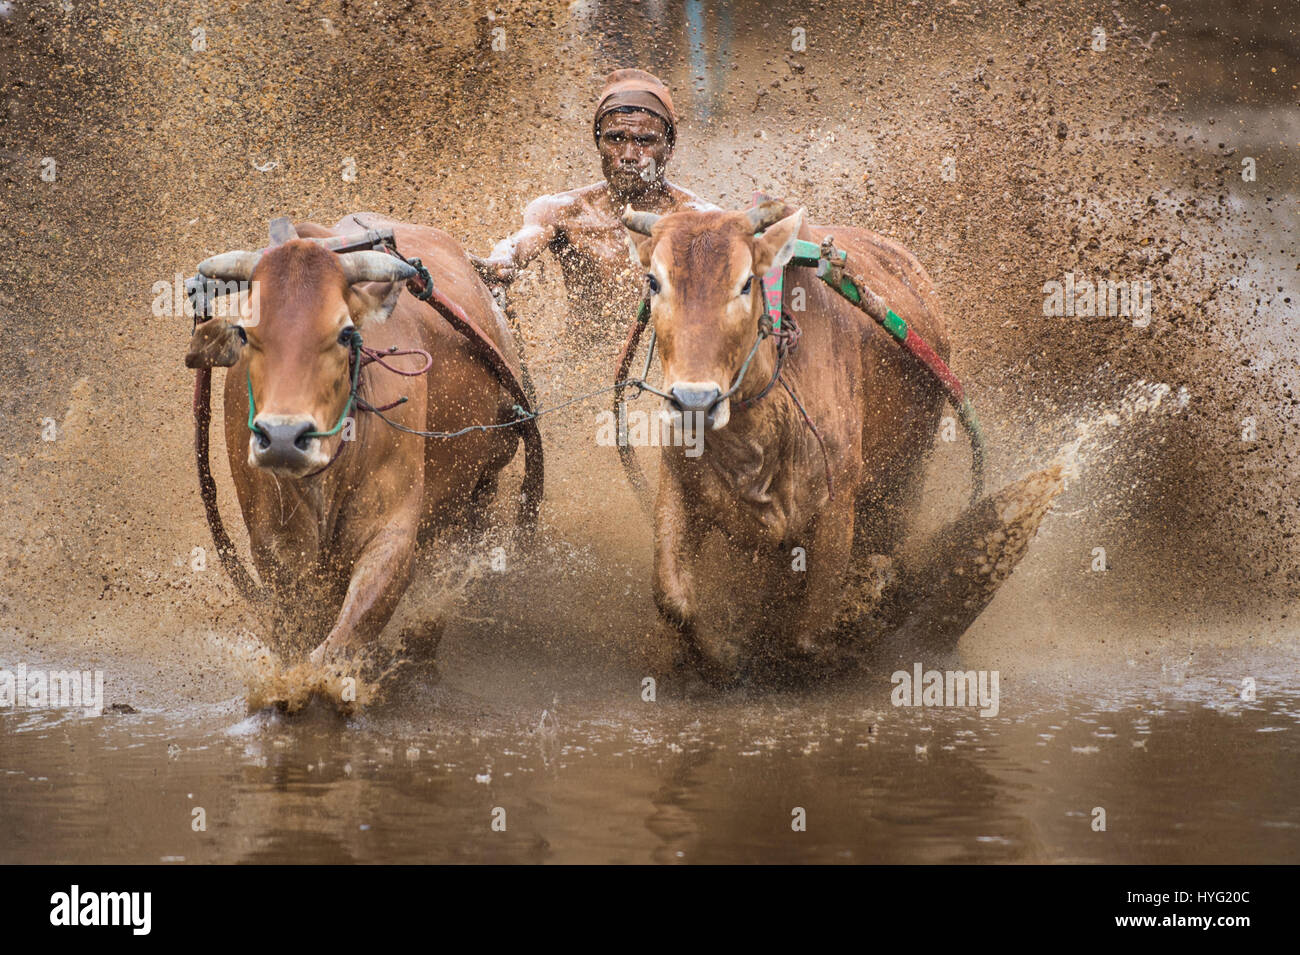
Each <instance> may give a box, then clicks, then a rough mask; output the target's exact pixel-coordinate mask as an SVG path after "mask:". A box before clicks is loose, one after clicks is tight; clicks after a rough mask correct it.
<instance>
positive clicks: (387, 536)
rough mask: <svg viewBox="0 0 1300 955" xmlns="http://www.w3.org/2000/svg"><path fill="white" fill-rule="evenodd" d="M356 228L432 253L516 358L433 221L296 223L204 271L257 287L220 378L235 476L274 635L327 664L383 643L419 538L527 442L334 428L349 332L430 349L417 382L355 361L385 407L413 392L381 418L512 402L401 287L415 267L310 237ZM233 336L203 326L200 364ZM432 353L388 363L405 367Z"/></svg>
mask: <svg viewBox="0 0 1300 955" xmlns="http://www.w3.org/2000/svg"><path fill="white" fill-rule="evenodd" d="M362 226H364V227H365V228H382V227H391V228H392V229H393V230H394V233H395V237H396V241H397V245H398V247H399V248H400V249H401V250H402V252H403V254H405V255H406V256H409V257H419V258H420V259H421V260H423V262H424V264H425V266H426V267H427V268H428V270H429V272H430V273H431V274H432V275H433V277H434V281H435V284H436V287H437V288H438V290H439V291H440V292H441V293H442V294H443V296H444V297H445V298H447V299H449V300H450V301H451V302H454V303H456V304H458V305H459V306H460V307H461V308H462V309H463V310H464V312H465V313H466V315H467V316H468V317H469V318H470V319H471V321H473V322H474V323H475V324H476V325H477V326H478V328H479V329H481V330H482V331H483V332H484V334H485V335H486V336H487V337H488V338H490V339H491V341H492V342H493V343H494V344H495V345H496V347H497V348H498V349H499V350H500V351H501V353H502V354H503V355H505V356H506V360H507V361H508V362H509V364H510V365H511V367H512V370H515V371H517V369H518V359H517V358H516V357H515V351H514V345H513V342H512V339H511V336H510V334H509V332H508V330H507V327H506V325H505V323H504V320H503V317H502V315H501V312H500V310H499V309H498V308H497V307H496V304H495V302H494V300H493V299H492V296H491V295H490V293H489V292H488V291H487V289H486V287H485V286H484V285H483V284H482V282H481V281H480V280H479V278H478V276H477V274H476V273H475V271H474V269H473V267H472V266H471V265H470V263H469V260H468V259H467V258H466V256H465V253H464V252H463V251H462V250H461V248H460V247H459V246H458V245H457V244H456V242H455V241H454V240H453V239H452V238H451V237H450V236H448V235H447V234H445V233H443V232H441V231H439V230H437V229H432V228H425V227H421V226H412V225H406V224H404V223H399V222H393V221H389V220H384V219H382V218H381V217H378V216H374V215H366V216H365V217H364V220H363V219H361V218H358V217H356V216H349V217H348V218H347V219H344V220H342V221H340V222H339V223H338V225H337V226H335V228H334V229H333V230H331V229H327V228H325V227H323V226H319V225H315V224H312V223H303V224H301V225H299V226H298V227H297V236H298V237H291V238H288V240H287V241H284V242H282V243H281V244H278V245H273V246H272V247H270V248H268V249H266V250H264V251H263V252H230V253H226V254H224V255H219V256H215V257H213V258H211V259H209V260H207V261H206V262H204V263H203V265H201V266H200V272H202V273H203V274H204V275H206V276H208V277H210V278H216V279H224V280H227V281H240V282H250V283H251V291H250V293H249V296H248V301H247V304H248V307H247V308H245V309H244V311H243V314H242V317H241V318H240V320H239V321H238V323H237V324H238V328H237V329H235V330H234V332H235V335H234V339H233V340H234V341H235V342H236V343H237V342H238V339H243V342H242V347H240V348H239V356H238V360H237V361H236V362H235V364H234V365H233V366H232V367H230V369H229V372H228V373H227V376H226V385H225V429H226V447H227V451H228V454H229V458H230V470H231V474H232V476H233V478H234V483H235V490H236V492H237V494H238V497H239V505H240V508H241V510H242V511H243V516H244V522H245V524H246V525H247V527H248V533H249V538H250V542H251V549H252V556H253V563H254V566H255V567H256V568H257V571H258V574H259V576H260V577H261V578H262V581H263V583H264V584H265V585H266V586H267V587H268V588H269V590H270V592H271V596H272V597H273V599H274V611H273V626H272V631H273V636H274V638H275V640H276V642H278V643H280V644H282V645H283V644H285V643H286V642H289V641H290V638H291V637H294V638H296V639H294V640H292V642H293V643H296V644H298V645H299V646H301V647H302V648H303V649H306V648H310V647H314V648H315V649H314V651H313V652H312V659H313V660H315V661H317V662H324V661H337V660H342V659H347V658H351V657H353V656H354V655H356V654H357V653H358V652H359V651H361V650H364V649H366V648H367V647H368V646H369V645H370V644H371V643H372V641H374V639H375V638H376V637H377V636H378V635H379V633H380V631H381V630H382V629H383V628H384V625H385V624H386V623H387V622H388V620H389V618H390V617H391V615H392V613H393V611H394V608H395V607H396V605H397V602H398V600H399V599H400V598H401V596H402V594H403V592H404V591H405V589H406V587H407V584H408V582H409V581H410V576H411V569H412V564H413V558H414V554H415V550H416V546H417V543H423V542H425V541H427V540H428V539H429V538H430V537H431V536H433V535H434V534H436V533H437V532H440V531H442V530H444V529H446V528H448V527H449V526H450V525H452V524H454V523H457V522H460V521H463V520H464V519H466V518H473V517H474V516H475V515H476V514H477V513H479V512H480V511H481V509H482V508H484V507H485V506H486V505H487V504H488V503H489V502H490V500H491V498H492V497H493V496H494V494H495V491H496V488H497V479H498V475H499V473H500V471H501V469H502V468H504V467H505V466H506V464H507V463H508V462H509V461H510V460H511V458H512V457H513V456H514V453H515V449H516V446H517V444H518V442H519V437H518V434H517V433H516V432H515V431H514V430H513V429H508V428H502V429H497V430H492V431H486V432H485V431H471V432H470V433H468V434H465V435H463V436H460V437H457V438H454V439H431V440H425V439H422V438H420V437H417V436H414V435H411V434H405V433H402V432H400V431H398V430H396V429H394V428H392V427H389V426H388V425H386V424H385V423H384V422H383V421H381V420H379V418H378V417H376V416H375V415H373V414H367V413H364V412H362V411H360V410H352V411H351V412H349V413H348V416H349V417H351V419H352V421H351V422H349V423H348V426H347V427H345V428H344V429H342V430H340V431H339V433H337V434H333V435H327V432H329V431H331V430H332V429H333V428H334V427H335V426H336V424H337V423H338V422H340V421H344V420H345V418H344V411H345V409H346V408H347V405H348V400H349V392H350V386H351V382H350V377H349V375H350V371H349V355H350V354H351V353H352V351H353V349H352V346H351V338H350V336H351V334H352V332H351V330H352V329H354V328H355V329H357V330H359V331H360V333H361V335H362V336H363V339H364V343H365V345H366V346H367V347H373V348H378V349H381V350H387V349H388V348H389V347H391V346H395V347H397V348H399V349H406V348H418V349H423V350H425V351H427V352H428V353H429V355H431V356H432V358H433V364H432V366H431V367H430V368H429V370H428V372H427V373H426V374H424V375H422V376H415V377H404V376H401V375H397V374H393V373H391V372H388V371H385V370H384V369H382V368H381V367H380V366H379V365H378V364H369V365H366V366H365V367H363V368H362V370H361V372H360V384H359V388H358V394H359V396H360V398H361V399H362V400H364V401H365V402H367V403H369V405H371V406H373V407H376V408H381V409H382V408H384V406H387V405H392V404H395V403H396V402H399V401H401V400H402V399H405V402H404V403H402V404H398V405H396V406H395V407H394V408H392V410H388V411H385V412H384V414H385V415H386V416H387V417H388V418H389V419H391V420H392V421H395V422H397V423H398V424H401V425H404V426H405V427H407V428H411V429H416V430H425V431H441V432H447V431H454V430H458V429H460V428H463V427H466V426H468V425H473V424H491V423H496V422H501V421H507V420H510V419H511V418H513V417H514V413H513V412H512V410H511V408H512V402H511V399H510V398H509V396H508V395H507V394H506V392H505V391H503V389H502V387H501V386H500V383H499V381H498V379H497V378H496V377H494V375H493V373H492V371H491V370H490V369H488V368H487V367H486V366H485V364H484V363H483V362H482V361H481V360H479V359H478V358H476V357H475V356H474V354H473V353H472V350H471V349H470V347H469V346H468V343H467V341H466V339H465V338H464V337H462V335H460V334H459V333H458V332H456V331H455V330H453V328H452V327H451V326H450V325H449V324H448V322H447V321H446V320H445V319H444V318H443V317H442V316H441V315H440V314H438V313H437V312H435V311H434V310H433V309H432V308H430V307H429V306H428V305H425V304H423V303H421V302H418V301H417V300H416V299H414V298H413V297H412V296H411V295H409V294H403V288H404V286H405V280H406V279H408V278H409V277H410V276H412V275H413V274H415V273H414V270H413V269H411V267H410V266H409V265H407V264H405V263H404V262H401V261H400V260H398V259H396V258H393V257H391V256H388V255H386V254H384V253H382V252H378V251H364V252H347V253H343V254H336V253H334V252H330V251H328V250H326V249H324V248H322V246H321V245H320V244H318V243H315V242H311V241H309V239H310V238H312V237H316V238H324V237H329V236H334V235H339V234H343V233H355V232H357V231H358V229H359V228H360V227H362ZM291 234H292V233H291ZM205 325H209V326H214V327H215V322H214V321H210V322H208V323H205ZM226 331H228V330H223V329H221V328H219V327H217V328H216V330H215V331H213V330H210V329H205V328H204V326H200V332H199V333H198V334H196V337H195V341H194V343H192V346H191V363H196V364H201V363H203V359H204V357H205V356H206V357H207V358H209V359H211V357H212V355H213V354H217V355H218V357H217V360H216V361H215V362H214V363H218V364H224V363H226V362H225V361H222V360H221V357H222V355H221V353H224V352H226V351H228V350H229V349H230V348H231V347H232V344H231V343H232V338H231V336H230V335H229V334H226V333H225V332H226ZM233 347H238V344H236V345H235V346H233ZM423 360H424V359H423V356H404V357H393V358H389V359H387V361H388V362H389V363H390V364H392V365H393V366H394V367H398V368H402V369H403V370H414V369H417V368H418V367H419V366H420V365H421V364H422V363H423ZM250 392H251V395H252V398H253V401H254V405H255V411H254V415H253V417H252V420H251V425H252V427H251V428H250V418H249V395H250ZM348 439H350V440H348Z"/></svg>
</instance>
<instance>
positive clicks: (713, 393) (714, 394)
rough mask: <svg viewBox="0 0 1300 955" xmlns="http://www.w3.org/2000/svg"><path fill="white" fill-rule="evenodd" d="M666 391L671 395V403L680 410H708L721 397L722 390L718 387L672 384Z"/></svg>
mask: <svg viewBox="0 0 1300 955" xmlns="http://www.w3.org/2000/svg"><path fill="white" fill-rule="evenodd" d="M668 392H669V394H671V395H672V401H673V404H674V405H676V406H677V407H678V408H679V409H680V410H682V411H709V410H710V409H711V408H712V407H713V406H714V405H715V404H717V401H718V399H719V398H721V397H722V391H721V390H720V389H718V388H691V387H687V386H683V385H674V386H673V387H672V388H669V389H668Z"/></svg>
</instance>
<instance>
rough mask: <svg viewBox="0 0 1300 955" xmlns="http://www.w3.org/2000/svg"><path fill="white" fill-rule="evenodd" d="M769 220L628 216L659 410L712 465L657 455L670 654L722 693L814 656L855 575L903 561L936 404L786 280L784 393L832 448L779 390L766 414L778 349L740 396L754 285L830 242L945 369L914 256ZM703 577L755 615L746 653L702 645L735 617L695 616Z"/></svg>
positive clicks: (931, 296) (794, 272) (919, 379)
mask: <svg viewBox="0 0 1300 955" xmlns="http://www.w3.org/2000/svg"><path fill="white" fill-rule="evenodd" d="M768 211H769V215H768V217H767V220H766V221H759V220H758V218H756V217H755V215H754V214H752V213H751V214H750V215H748V216H747V215H746V214H743V213H735V212H677V213H673V214H671V215H666V216H663V217H655V216H651V215H647V214H644V213H632V212H629V213H626V214H625V216H624V222H625V224H627V225H628V227H629V228H630V229H631V230H632V233H633V235H632V236H631V238H632V239H633V240H634V241H633V245H634V253H635V257H636V258H637V259H638V260H639V262H640V265H641V267H642V268H643V269H644V270H645V272H646V274H647V283H648V287H649V292H650V303H651V320H652V322H653V327H654V330H655V333H656V337H657V339H658V345H659V349H660V357H661V360H662V363H663V370H664V389H663V390H664V392H666V393H667V394H668V395H669V396H670V397H668V398H666V399H665V401H664V404H665V411H664V413H665V415H666V416H668V418H669V419H670V420H672V422H673V424H674V426H675V427H690V426H691V424H692V420H694V422H695V423H696V424H699V425H702V426H703V427H704V428H705V431H704V434H703V442H702V443H703V453H702V454H698V455H697V456H692V455H689V454H687V453H685V451H684V449H683V448H682V447H671V446H668V443H666V444H665V447H664V449H663V451H662V456H661V464H660V472H659V473H660V477H659V491H658V497H657V499H656V502H655V507H654V525H655V549H654V596H655V602H656V604H657V606H658V608H659V611H660V615H661V619H662V620H663V621H665V622H666V624H667V625H668V627H669V629H670V631H675V632H676V633H677V634H679V635H680V636H681V637H682V638H684V639H677V640H673V642H674V643H677V644H679V645H680V647H681V648H682V649H684V650H686V652H687V653H688V654H689V655H690V656H691V657H692V658H693V660H694V662H695V663H696V665H697V666H699V667H700V669H701V670H702V671H703V672H704V673H705V675H706V676H710V677H711V678H715V679H719V680H724V681H725V680H730V679H732V678H734V677H735V676H736V675H738V673H739V671H740V669H741V668H742V666H743V665H745V664H747V663H749V662H751V661H753V662H758V661H759V660H762V659H763V658H766V659H767V660H768V661H772V660H774V659H786V658H789V657H791V656H793V657H799V656H801V655H803V654H806V653H809V652H811V651H813V650H814V648H815V647H816V645H817V643H818V641H817V638H818V637H819V636H822V635H825V634H826V633H827V632H828V631H830V630H831V629H833V628H834V626H835V624H836V622H837V615H838V613H839V612H840V610H841V607H842V605H843V604H844V600H845V590H846V583H847V582H848V581H849V579H850V578H851V577H852V575H851V574H850V570H851V569H852V568H853V567H855V566H856V567H861V566H862V563H861V562H862V561H864V560H865V559H866V558H867V557H869V556H870V555H873V554H882V555H894V554H895V553H896V552H897V550H898V547H899V544H900V541H901V539H902V535H903V532H904V530H905V527H904V519H905V516H906V511H905V508H903V507H900V506H899V505H900V503H905V502H906V500H907V499H908V498H911V497H913V496H915V495H916V494H917V493H918V492H919V490H920V483H921V480H922V477H923V474H922V472H923V464H924V460H925V457H926V455H927V452H928V451H929V449H930V447H931V444H932V441H933V437H934V433H935V429H936V426H937V424H938V421H939V416H940V411H941V407H942V403H943V395H942V393H941V392H940V391H939V390H938V389H937V388H935V387H934V385H933V383H932V382H931V381H930V380H929V379H928V378H927V377H926V375H925V374H924V372H923V371H922V370H920V369H919V368H918V367H917V366H916V364H915V363H914V362H913V361H912V360H911V358H910V357H909V356H908V355H906V354H905V353H904V352H903V351H902V349H900V348H899V347H898V344H897V343H896V342H894V341H892V340H891V339H890V336H889V335H888V334H887V333H886V332H885V331H884V330H883V329H881V328H880V327H879V326H877V325H876V324H875V323H874V322H873V321H872V320H871V319H870V318H868V317H867V316H866V315H864V314H863V313H862V312H860V311H858V310H857V309H856V308H854V307H853V306H852V305H851V304H849V303H848V302H847V301H846V300H844V299H843V298H841V297H840V296H838V295H836V294H835V293H834V292H833V291H832V290H831V289H829V288H828V287H826V286H825V285H824V283H823V282H821V281H820V280H819V279H818V278H817V277H816V275H815V273H814V270H813V269H811V268H795V267H789V268H788V269H787V272H786V288H785V294H786V301H787V302H790V301H791V298H792V297H797V296H798V295H800V294H801V295H802V296H803V299H804V303H805V309H804V310H803V311H795V312H793V313H792V314H793V317H794V318H795V319H796V320H797V322H798V324H799V327H800V328H801V330H802V339H801V341H800V342H799V344H798V346H797V347H796V348H795V349H794V350H793V351H791V352H790V354H789V356H788V358H787V360H786V362H785V365H784V369H783V371H782V378H783V379H784V380H785V381H786V382H787V383H788V384H789V386H790V390H791V391H792V392H793V395H795V396H797V397H798V398H799V399H800V400H801V401H802V404H803V407H804V410H806V412H807V415H808V419H809V421H810V422H811V425H812V426H815V428H816V429H817V431H819V432H820V434H821V438H822V440H824V449H823V447H822V446H821V445H820V443H819V440H818V437H817V435H816V433H815V432H814V430H813V427H810V426H809V424H808V423H807V422H805V420H804V417H803V414H802V413H801V411H800V410H799V408H798V406H797V405H796V403H795V400H794V398H793V397H792V395H791V394H790V393H789V392H787V390H786V389H785V388H784V387H782V386H777V387H773V388H772V389H771V390H770V391H769V392H768V393H767V394H766V395H765V396H763V397H762V398H761V399H758V396H759V394H760V392H761V391H762V390H763V389H764V388H765V387H767V386H768V385H769V383H770V382H772V379H773V375H774V370H775V362H776V360H777V352H776V344H775V342H774V340H773V339H772V338H768V339H767V340H765V341H763V342H762V343H761V344H760V345H759V347H758V348H757V351H756V352H754V355H753V358H752V360H751V362H750V364H749V366H748V368H747V370H746V371H745V373H744V375H743V376H741V377H739V385H738V387H737V379H738V376H740V370H741V368H742V365H743V364H744V362H745V359H746V356H747V355H748V354H749V353H750V351H751V349H752V348H753V347H754V343H755V341H756V337H757V334H758V330H759V323H760V318H761V317H762V314H763V296H762V291H761V281H760V278H761V276H763V275H764V274H765V273H766V272H767V271H768V270H769V269H771V268H772V267H774V266H777V265H784V264H785V263H786V262H787V261H788V260H789V258H790V256H791V254H792V252H793V240H794V239H796V238H800V239H805V240H810V241H813V242H818V243H820V242H821V240H822V239H823V238H824V237H825V236H827V235H831V236H833V237H834V241H835V244H836V246H837V247H838V248H840V249H842V250H846V251H847V252H848V255H849V261H850V262H852V263H853V265H854V268H855V272H856V273H857V274H858V275H859V276H861V278H862V279H864V280H865V281H866V283H867V284H868V285H869V286H870V287H871V288H872V289H873V290H874V291H876V292H877V293H879V294H880V295H882V296H883V297H884V299H885V300H886V301H887V302H888V303H889V304H890V305H891V306H892V307H893V309H894V310H895V311H896V312H897V313H898V314H899V315H900V316H901V317H902V318H904V319H905V320H906V321H907V323H908V325H909V326H911V327H912V328H913V329H915V330H916V332H917V333H918V334H920V335H921V336H922V337H923V338H925V339H926V340H927V341H928V342H929V343H930V344H931V345H932V346H933V348H934V349H935V351H936V352H937V353H938V354H939V356H940V357H942V358H944V359H945V360H946V359H947V356H948V337H947V331H946V329H945V326H944V321H943V318H942V317H941V311H940V308H939V305H938V302H937V299H936V296H935V292H934V289H933V286H932V284H931V282H930V280H929V277H928V276H927V275H926V274H925V271H924V270H923V269H922V268H921V266H920V264H919V263H918V262H917V261H916V259H915V258H914V257H913V256H912V255H911V254H910V253H908V252H907V251H906V250H904V249H903V248H902V247H900V246H899V245H898V244H896V243H894V242H891V241H890V240H888V239H886V238H884V237H882V236H880V235H877V234H876V233H874V232H870V231H867V230H865V229H853V228H841V227H838V226H814V225H808V224H805V223H804V221H803V219H804V215H803V210H802V209H800V210H797V211H795V210H793V209H791V208H790V207H785V208H781V209H780V211H778V212H777V213H776V214H775V215H772V214H770V207H769V210H768ZM782 215H784V218H779V221H775V222H772V221H771V220H772V219H774V218H778V217H779V216H782ZM764 225H769V226H770V227H769V228H767V229H766V231H765V232H763V233H762V234H761V235H756V233H757V232H758V231H759V230H760V229H761V228H762V226H764ZM800 288H801V289H802V293H799V292H796V289H800ZM733 388H735V391H734V393H731V394H728V393H729V392H731V391H732V389H733ZM755 399H758V400H755ZM751 401H752V402H753V404H748V403H749V402H751ZM746 405H748V406H746ZM711 531H720V532H721V535H720V537H721V545H722V551H721V554H720V555H715V556H712V557H710V558H708V559H707V560H706V558H705V556H704V555H705V554H706V553H712V552H708V551H706V550H705V548H706V545H707V543H708V542H707V541H706V538H708V537H709V536H710V532H711ZM800 548H802V550H799V549H800ZM805 561H806V563H805ZM705 570H709V571H711V572H712V574H713V577H714V578H715V581H716V580H720V581H721V582H722V583H721V585H720V587H722V588H725V593H726V594H727V595H728V596H727V601H726V602H727V604H728V608H727V609H728V611H729V612H730V611H731V610H732V608H733V607H734V606H735V605H736V604H740V605H741V606H742V609H744V610H746V611H749V612H750V618H751V619H750V620H749V622H748V623H747V624H746V636H747V640H742V641H741V642H740V644H739V645H737V644H736V643H734V642H731V641H728V640H721V641H719V640H715V639H706V638H705V635H704V633H703V631H702V626H701V625H703V624H706V623H714V624H716V623H717V622H718V621H720V620H723V619H724V616H725V615H724V614H722V613H717V614H709V613H708V608H706V607H702V606H701V605H700V602H699V601H700V597H699V593H700V588H699V587H698V586H697V577H699V576H700V575H701V573H702V572H703V571H705ZM745 605H747V606H745ZM733 616H734V614H733ZM671 638H672V635H671V633H670V639H671Z"/></svg>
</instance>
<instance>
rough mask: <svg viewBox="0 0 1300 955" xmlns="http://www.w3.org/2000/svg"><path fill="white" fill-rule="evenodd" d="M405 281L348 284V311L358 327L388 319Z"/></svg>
mask: <svg viewBox="0 0 1300 955" xmlns="http://www.w3.org/2000/svg"><path fill="white" fill-rule="evenodd" d="M405 287H406V283H405V282H358V283H357V284H356V285H349V286H348V293H347V302H348V311H349V312H350V313H351V314H352V321H353V322H354V323H355V324H356V326H357V327H358V328H361V327H363V326H365V325H368V324H372V323H373V324H379V323H381V322H386V321H388V316H389V315H391V314H393V309H394V308H396V307H397V300H398V299H399V298H401V297H402V289H404V288H405Z"/></svg>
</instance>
